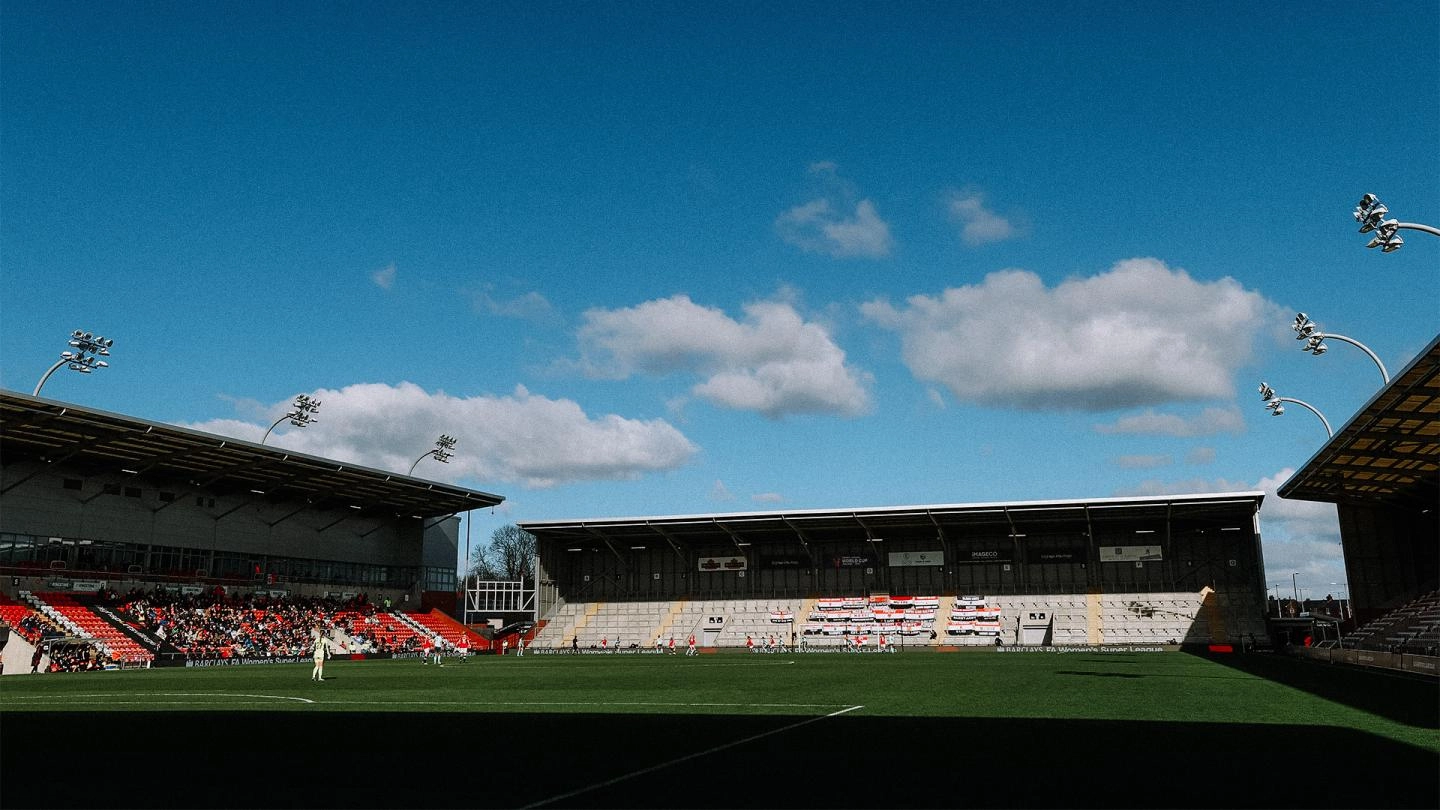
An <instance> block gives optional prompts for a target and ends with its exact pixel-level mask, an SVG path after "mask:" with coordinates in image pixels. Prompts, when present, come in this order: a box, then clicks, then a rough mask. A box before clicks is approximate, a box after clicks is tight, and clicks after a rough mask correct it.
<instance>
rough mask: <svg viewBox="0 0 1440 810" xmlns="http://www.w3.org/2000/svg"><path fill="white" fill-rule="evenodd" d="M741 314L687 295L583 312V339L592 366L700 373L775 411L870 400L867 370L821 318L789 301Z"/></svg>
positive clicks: (854, 408) (728, 403) (733, 401)
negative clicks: (811, 318) (810, 317)
mask: <svg viewBox="0 0 1440 810" xmlns="http://www.w3.org/2000/svg"><path fill="white" fill-rule="evenodd" d="M744 309H745V317H744V319H743V320H740V321H737V320H735V319H732V318H730V317H729V316H728V315H726V314H725V313H724V312H723V311H721V310H719V309H716V308H713V307H702V306H700V305H698V304H696V303H694V302H693V301H691V300H690V298H689V297H688V296H684V295H676V296H672V297H670V298H663V299H656V300H653V301H647V302H645V303H643V304H639V305H637V306H634V307H629V308H625V309H613V310H607V309H592V310H589V311H587V312H585V314H584V316H583V317H584V321H585V323H584V325H583V326H581V328H580V331H579V339H580V343H581V348H582V352H583V353H584V355H585V359H584V360H583V361H582V365H583V367H584V368H585V370H586V372H587V373H589V374H591V375H592V376H606V377H612V378H616V379H624V378H626V377H628V376H630V375H632V374H650V375H665V374H671V373H677V372H686V373H692V374H697V375H700V376H702V377H704V378H705V379H703V380H702V381H701V382H699V383H697V384H695V385H694V386H693V387H692V388H691V389H690V390H691V393H692V394H693V395H695V396H697V397H700V398H702V399H705V400H708V401H709V402H711V403H714V404H716V405H720V406H722V407H726V408H733V409H736V410H747V411H756V412H758V413H762V414H764V415H766V416H768V417H771V418H778V417H781V416H785V415H788V414H797V413H825V414H840V415H845V416H854V415H858V414H860V413H863V412H864V411H865V410H866V409H867V408H868V407H869V394H868V392H867V385H868V383H869V379H870V377H869V375H868V374H866V373H865V372H863V371H860V370H858V369H856V368H854V367H853V366H851V365H849V364H847V363H846V362H845V352H844V351H843V350H842V349H841V348H840V347H839V346H837V345H836V344H835V342H834V340H832V339H831V337H830V334H829V332H828V331H827V330H826V328H825V327H824V326H822V325H820V324H818V323H815V322H807V321H805V319H804V318H802V317H801V315H800V314H799V313H798V312H797V311H796V309H795V307H794V306H793V305H792V304H790V303H788V302H785V301H773V300H772V301H759V302H754V303H750V304H747V305H746V306H745V307H744Z"/></svg>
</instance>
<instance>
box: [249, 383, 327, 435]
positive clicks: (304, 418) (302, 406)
mask: <svg viewBox="0 0 1440 810" xmlns="http://www.w3.org/2000/svg"><path fill="white" fill-rule="evenodd" d="M319 410H320V400H318V399H311V398H310V397H308V396H306V395H305V394H300V395H299V396H297V397H295V410H293V411H291V412H289V413H287V414H285V415H284V416H282V417H280V418H279V419H276V420H275V422H274V424H272V425H270V430H267V431H265V436H264V437H262V438H261V439H260V443H261V444H264V443H265V440H266V439H268V438H270V431H271V430H274V429H275V427H276V426H277V425H279V424H280V423H281V422H284V421H285V420H286V419H289V420H290V424H292V425H294V426H295V427H297V428H303V427H305V426H306V425H309V424H310V423H311V422H315V421H318V420H316V419H315V413H316V412H318V411H319Z"/></svg>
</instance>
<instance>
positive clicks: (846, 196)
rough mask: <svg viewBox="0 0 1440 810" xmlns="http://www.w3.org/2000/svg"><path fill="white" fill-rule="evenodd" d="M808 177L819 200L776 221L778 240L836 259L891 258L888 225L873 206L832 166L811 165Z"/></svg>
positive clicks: (777, 218)
mask: <svg viewBox="0 0 1440 810" xmlns="http://www.w3.org/2000/svg"><path fill="white" fill-rule="evenodd" d="M810 174H811V175H812V176H813V177H816V178H817V179H818V181H819V183H820V186H821V189H822V191H821V196H820V197H817V198H816V199H813V200H811V201H809V202H807V203H804V204H801V205H797V206H795V207H794V208H791V209H790V210H788V211H786V212H784V213H783V214H781V215H780V216H778V217H776V218H775V231H776V233H778V234H779V235H780V238H781V239H783V240H785V241H786V242H789V243H790V244H792V245H795V246H796V247H798V248H800V249H801V250H804V251H806V252H808V253H823V254H825V255H827V256H832V257H834V258H837V259H851V258H865V259H879V258H883V257H885V256H888V255H890V248H891V246H892V244H893V240H892V239H891V237H890V225H889V224H888V223H887V222H885V220H883V219H881V218H880V214H879V212H877V211H876V209H875V203H873V202H871V201H870V200H868V199H858V196H859V195H858V194H857V193H856V191H855V187H854V185H853V184H852V183H850V182H849V181H847V180H844V179H842V178H841V177H840V175H839V173H838V171H837V168H836V166H835V164H834V163H831V162H829V161H820V162H818V163H812V164H810ZM852 209H853V212H854V213H853V214H852V213H850V212H851V211H852Z"/></svg>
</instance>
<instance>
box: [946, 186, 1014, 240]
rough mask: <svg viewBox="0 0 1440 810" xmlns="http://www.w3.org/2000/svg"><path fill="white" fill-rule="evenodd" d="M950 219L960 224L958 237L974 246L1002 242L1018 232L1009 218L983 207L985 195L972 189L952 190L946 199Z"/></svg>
mask: <svg viewBox="0 0 1440 810" xmlns="http://www.w3.org/2000/svg"><path fill="white" fill-rule="evenodd" d="M946 209H947V210H948V211H949V214H950V221H951V222H954V223H955V224H956V225H959V226H960V238H961V239H963V240H965V244H967V245H969V246H971V247H976V246H978V245H983V244H987V243H989V242H1003V241H1005V240H1006V239H1012V238H1014V237H1015V236H1016V235H1017V234H1018V229H1017V228H1016V226H1015V225H1014V223H1012V222H1011V221H1010V220H1008V219H1006V218H1005V217H1002V216H1000V215H999V214H997V213H995V212H994V211H991V210H990V209H989V208H986V207H985V197H984V195H982V194H981V193H980V192H978V191H976V190H974V189H967V190H965V191H956V192H952V193H951V194H950V196H949V198H948V199H947V200H946Z"/></svg>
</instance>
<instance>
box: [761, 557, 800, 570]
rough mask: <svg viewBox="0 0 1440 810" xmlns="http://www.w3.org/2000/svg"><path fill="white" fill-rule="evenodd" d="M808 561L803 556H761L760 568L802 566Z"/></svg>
mask: <svg viewBox="0 0 1440 810" xmlns="http://www.w3.org/2000/svg"><path fill="white" fill-rule="evenodd" d="M809 564H810V561H809V560H807V559H805V558H804V557H761V558H760V567H761V568H804V567H805V566H807V565H809Z"/></svg>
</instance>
